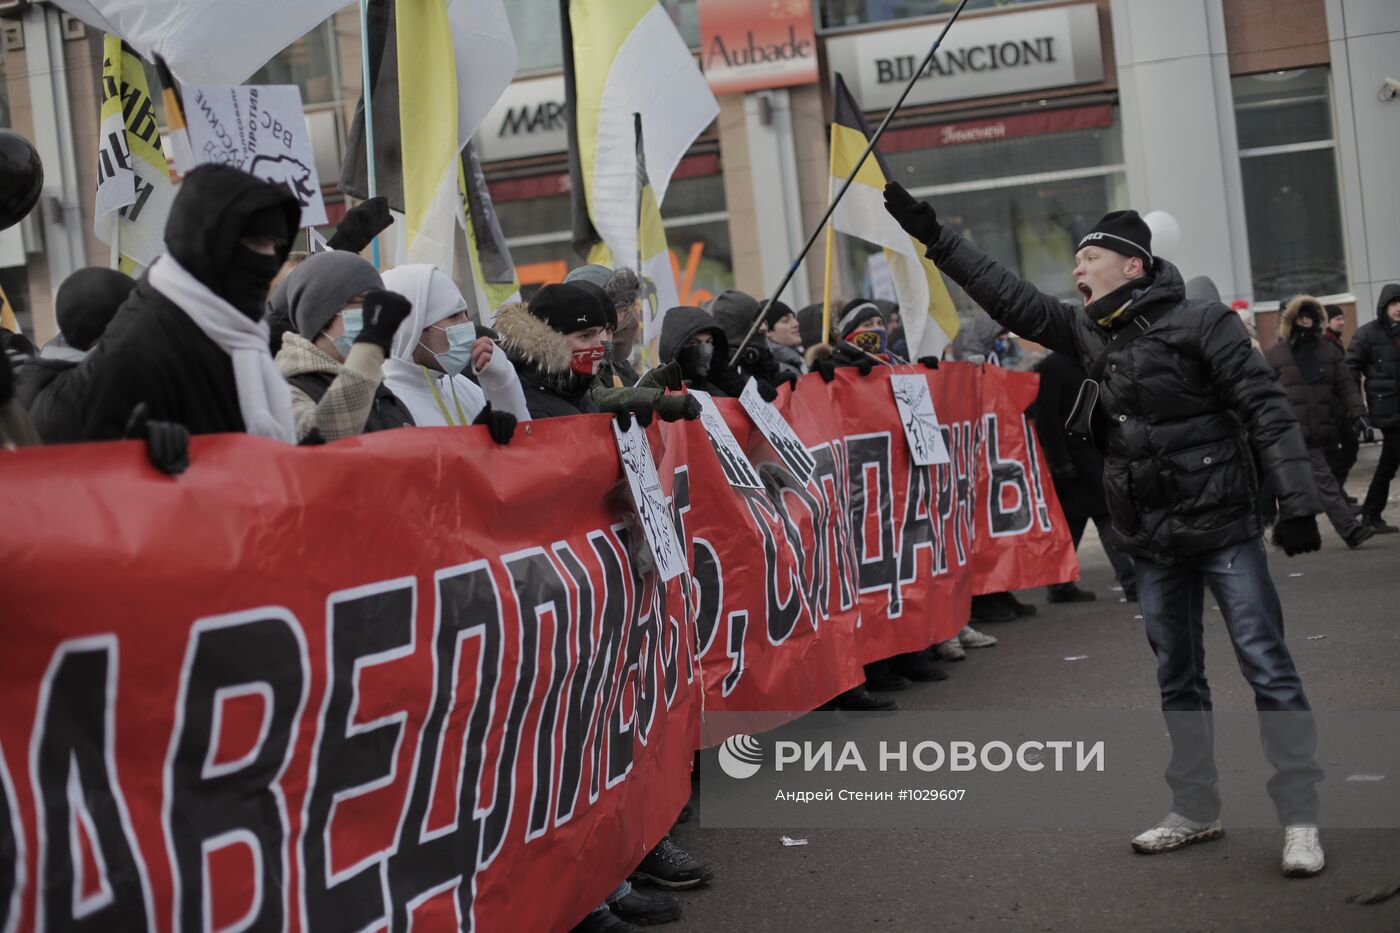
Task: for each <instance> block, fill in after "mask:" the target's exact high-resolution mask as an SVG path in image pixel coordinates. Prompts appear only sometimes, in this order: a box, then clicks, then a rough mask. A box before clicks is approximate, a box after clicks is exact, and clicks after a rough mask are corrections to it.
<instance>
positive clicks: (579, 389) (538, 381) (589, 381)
mask: <svg viewBox="0 0 1400 933" xmlns="http://www.w3.org/2000/svg"><path fill="white" fill-rule="evenodd" d="M495 328H496V333H497V334H498V335H499V336H500V338H501V348H502V349H504V350H505V351H506V356H507V357H508V358H509V359H510V361H511V363H512V364H513V365H514V366H515V371H516V374H517V375H519V377H520V386H521V388H522V389H523V390H524V392H525V405H526V407H527V408H529V410H530V417H532V418H562V417H566V416H568V415H586V414H594V413H596V412H597V411H598V406H597V405H596V404H595V403H594V401H593V399H592V397H591V396H590V395H589V389H590V388H591V387H592V385H593V377H592V376H582V375H579V374H578V373H576V372H574V371H573V369H572V368H571V367H570V364H571V363H572V361H573V351H572V350H571V349H570V347H569V341H568V339H567V338H566V337H565V336H564V335H563V334H561V333H559V332H558V331H557V330H555V329H554V328H552V327H550V326H549V325H548V324H546V323H545V322H544V321H542V320H540V319H539V318H537V317H535V316H534V315H533V314H531V313H530V311H529V309H528V308H526V307H525V306H524V305H523V304H520V303H518V302H512V303H510V304H507V305H504V306H503V307H502V308H501V309H500V310H499V311H497V312H496V323H495Z"/></svg>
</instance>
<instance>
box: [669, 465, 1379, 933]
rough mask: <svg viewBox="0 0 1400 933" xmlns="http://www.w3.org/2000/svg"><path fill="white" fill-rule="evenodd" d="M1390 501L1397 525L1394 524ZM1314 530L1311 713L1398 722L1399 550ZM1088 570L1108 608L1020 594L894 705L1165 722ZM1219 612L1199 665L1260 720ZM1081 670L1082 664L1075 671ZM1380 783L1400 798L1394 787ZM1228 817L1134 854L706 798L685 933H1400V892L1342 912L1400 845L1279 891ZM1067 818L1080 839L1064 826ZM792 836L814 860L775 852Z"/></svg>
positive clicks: (1349, 833) (1278, 845)
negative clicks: (980, 644) (709, 874)
mask: <svg viewBox="0 0 1400 933" xmlns="http://www.w3.org/2000/svg"><path fill="white" fill-rule="evenodd" d="M1377 455H1378V448H1377V447H1375V446H1371V447H1367V448H1363V450H1362V460H1361V463H1359V464H1358V467H1357V470H1356V472H1355V473H1354V474H1353V477H1352V480H1351V482H1350V483H1349V484H1348V487H1349V491H1350V492H1351V493H1352V494H1354V495H1358V496H1364V494H1365V488H1366V486H1365V484H1366V482H1367V481H1369V477H1370V473H1371V470H1372V469H1373V467H1374V463H1375V459H1376V457H1377ZM1397 493H1400V489H1393V490H1392V498H1391V504H1390V508H1389V511H1388V513H1387V517H1388V519H1389V520H1390V521H1391V522H1392V523H1397V524H1400V502H1397V499H1396V494H1397ZM1322 527H1323V548H1322V550H1321V551H1320V552H1318V553H1314V554H1308V555H1304V556H1302V557H1296V558H1287V557H1285V556H1284V555H1283V553H1282V552H1281V551H1278V550H1276V549H1273V548H1271V549H1270V563H1271V568H1272V570H1273V573H1274V579H1275V582H1276V584H1277V586H1278V589H1279V592H1280V594H1281V596H1282V599H1283V603H1284V612H1285V619H1286V624H1287V627H1288V641H1289V645H1290V648H1291V649H1292V652H1293V657H1294V659H1295V661H1296V663H1297V666H1298V669H1299V672H1300V674H1301V676H1302V678H1303V683H1304V686H1305V687H1306V689H1307V691H1308V695H1309V698H1310V699H1311V701H1312V704H1313V707H1314V708H1315V709H1319V710H1400V535H1387V536H1378V537H1376V538H1373V539H1372V540H1371V542H1369V543H1368V544H1366V545H1365V546H1364V547H1362V548H1361V549H1359V550H1356V551H1350V550H1348V549H1347V548H1346V546H1345V545H1344V544H1343V543H1342V542H1341V539H1340V538H1338V537H1337V535H1336V534H1335V532H1334V531H1333V530H1332V529H1331V527H1330V526H1328V524H1327V522H1326V521H1325V519H1324V520H1323V521H1322ZM1093 537H1094V535H1093V533H1092V531H1091V532H1090V534H1089V536H1088V538H1089V539H1093ZM1081 563H1082V566H1083V577H1084V580H1083V584H1082V585H1084V586H1086V587H1087V588H1090V589H1093V590H1095V591H1096V592H1097V593H1098V596H1099V600H1098V601H1097V602H1095V603H1091V604H1085V605H1074V606H1048V605H1047V604H1046V603H1045V598H1044V591H1043V590H1041V591H1034V592H1032V591H1027V592H1023V593H1020V594H1018V595H1019V597H1020V598H1021V599H1022V600H1023V601H1029V602H1034V603H1035V604H1037V605H1038V607H1039V610H1040V611H1039V614H1038V615H1037V616H1035V617H1033V618H1030V619H1025V620H1021V621H1018V622H1011V623H1006V624H1001V625H989V626H986V630H987V631H988V632H990V633H992V634H995V635H996V636H997V637H998V639H1000V644H999V645H997V646H996V647H994V648H990V649H984V650H981V651H972V652H969V653H968V655H969V656H968V660H967V661H965V662H961V663H958V664H952V665H945V666H946V667H947V668H948V670H949V672H950V674H951V675H952V676H951V677H950V679H949V680H947V681H944V682H942V683H936V684H915V685H914V686H912V687H911V688H910V689H908V690H905V691H903V692H901V693H899V694H897V697H898V700H899V702H900V705H901V707H902V708H903V709H913V710H920V709H928V710H1025V709H1028V708H1030V707H1031V706H1032V705H1033V706H1034V707H1035V708H1037V709H1048V710H1054V709H1060V710H1156V709H1157V708H1158V694H1157V687H1156V681H1155V678H1154V663H1153V658H1152V655H1151V652H1150V650H1149V648H1148V645H1147V641H1146V637H1145V636H1144V634H1143V630H1142V622H1141V621H1138V620H1136V619H1135V618H1134V616H1135V615H1136V606H1135V605H1133V604H1130V603H1125V602H1120V601H1119V594H1118V593H1115V592H1111V591H1110V586H1111V584H1112V572H1111V570H1110V568H1109V566H1108V562H1107V560H1106V559H1105V558H1104V555H1103V552H1102V550H1101V549H1100V548H1098V546H1097V542H1096V541H1093V540H1086V542H1085V545H1084V547H1083V549H1082V551H1081ZM1294 574H1301V576H1294ZM1211 605H1212V601H1211V600H1209V599H1207V619H1206V623H1207V624H1206V659H1207V660H1206V666H1207V671H1208V673H1209V675H1210V677H1211V680H1210V682H1211V687H1212V691H1213V694H1214V699H1215V707H1216V709H1217V710H1244V711H1247V710H1252V709H1253V696H1252V693H1251V692H1250V690H1249V687H1248V685H1247V684H1246V683H1245V681H1244V679H1243V678H1242V677H1241V676H1240V674H1239V671H1238V668H1237V666H1236V664H1235V660H1234V656H1233V653H1232V651H1231V648H1230V643H1229V639H1228V636H1227V635H1226V633H1225V630H1224V625H1223V624H1222V623H1221V622H1220V617H1219V615H1218V613H1216V614H1215V615H1214V617H1213V618H1212V616H1211V609H1210V607H1211ZM1310 635H1326V636H1327V637H1326V638H1323V639H1314V640H1309V639H1308V637H1307V636H1310ZM1070 655H1087V656H1088V657H1087V658H1086V659H1085V660H1082V661H1077V662H1074V663H1067V662H1066V661H1065V660H1064V659H1065V657H1066V656H1070ZM832 738H833V739H838V740H839V739H840V738H841V736H839V735H833V736H832ZM1396 741H1398V742H1400V729H1397V734H1396ZM1331 777H1332V778H1333V779H1335V776H1331ZM1386 782H1387V783H1390V782H1397V783H1400V775H1389V776H1388V777H1387V778H1386ZM1395 792H1396V793H1400V788H1396V791H1395ZM1162 800H1163V803H1164V806H1163V807H1162V808H1161V812H1157V811H1153V812H1144V813H1143V814H1142V826H1141V827H1139V828H1140V829H1146V828H1147V827H1148V826H1149V825H1151V824H1153V823H1155V822H1156V820H1157V819H1158V818H1159V817H1161V815H1162V813H1164V812H1165V810H1166V806H1165V804H1166V803H1167V802H1169V798H1168V797H1167V796H1166V795H1165V785H1164V790H1163V797H1162ZM1224 820H1225V825H1226V835H1225V838H1224V839H1223V840H1221V841H1218V842H1212V843H1208V844H1202V845H1196V846H1192V847H1188V848H1186V849H1183V850H1180V851H1178V852H1173V853H1167V854H1163V855H1158V856H1151V857H1147V856H1140V855H1136V854H1134V853H1133V851H1132V850H1131V848H1130V847H1129V845H1128V840H1129V838H1130V837H1131V836H1132V834H1133V833H1132V832H1119V831H1111V830H1101V829H1077V830H1076V829H1067V830H1048V829H1027V830H982V831H957V832H949V831H940V830H936V829H916V828H909V829H900V830H831V829H828V830H822V829H804V828H803V827H801V826H793V827H791V828H790V829H788V830H782V831H779V830H768V829H763V830H735V829H719V828H709V829H707V828H705V826H704V796H703V793H702V794H701V795H700V797H699V805H698V808H697V815H696V817H695V819H692V820H691V821H689V822H687V823H685V824H682V825H681V826H679V827H678V828H677V832H676V834H675V838H676V840H677V841H678V842H679V843H680V844H682V845H683V846H685V847H686V848H688V849H690V850H691V851H692V852H693V853H694V854H695V855H696V856H697V857H701V858H704V859H707V860H709V861H711V862H712V863H713V864H714V866H715V868H716V872H717V877H716V879H715V880H714V881H713V882H712V883H711V884H710V885H709V886H708V887H707V888H705V889H702V890H699V891H693V892H682V893H680V894H679V897H680V900H681V902H682V905H683V907H684V910H685V916H684V919H683V920H682V922H681V923H682V925H683V927H684V929H685V930H686V931H687V933H704V931H739V930H765V931H767V930H833V931H845V930H877V931H903V930H934V929H938V930H971V931H980V930H987V931H991V930H996V931H1003V930H1006V931H1019V930H1026V931H1061V930H1063V931H1071V930H1073V931H1084V930H1114V931H1117V930H1133V931H1173V933H1176V931H1208V930H1220V931H1244V930H1269V931H1293V930H1297V931H1320V930H1348V931H1353V930H1354V931H1371V930H1375V931H1389V933H1395V931H1400V894H1397V895H1396V896H1394V897H1391V898H1390V899H1388V900H1386V901H1384V902H1382V903H1379V904H1375V905H1360V904H1354V903H1349V902H1348V901H1347V897H1348V895H1352V894H1357V893H1362V892H1369V891H1373V890H1375V889H1377V888H1382V887H1385V886H1387V885H1393V884H1396V883H1400V829H1377V830H1335V829H1334V830H1327V829H1325V828H1324V830H1323V833H1322V842H1323V846H1324V849H1325V851H1326V855H1327V870H1326V871H1325V872H1324V873H1323V874H1322V875H1320V876H1318V877H1316V878H1310V879H1286V878H1284V877H1283V876H1282V875H1281V874H1280V873H1279V870H1278V862H1279V856H1280V852H1281V849H1282V831H1281V830H1262V829H1246V830H1240V829H1232V828H1231V827H1230V825H1229V814H1228V812H1227V813H1226V814H1224ZM1066 822H1067V824H1069V825H1072V824H1073V816H1072V814H1070V815H1068V817H1067V820H1066ZM781 835H788V836H792V837H804V838H806V839H807V840H808V844H807V845H805V846H800V847H784V846H783V845H782V843H781V842H780V839H779V837H780V836H781ZM673 929H679V927H676V928H673Z"/></svg>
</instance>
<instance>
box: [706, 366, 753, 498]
mask: <svg viewBox="0 0 1400 933" xmlns="http://www.w3.org/2000/svg"><path fill="white" fill-rule="evenodd" d="M689 391H690V394H691V395H693V396H695V398H696V400H697V401H699V402H700V424H701V425H703V426H704V428H705V433H706V434H707V435H708V436H709V438H710V444H711V446H713V447H714V449H715V456H717V457H719V465H720V466H721V467H723V468H724V477H725V479H727V480H729V485H731V486H734V487H737V488H739V489H762V488H763V482H762V481H761V480H760V479H759V478H758V473H757V472H756V471H755V470H754V468H753V464H752V463H749V457H748V454H746V453H744V448H742V447H740V446H739V442H738V441H737V440H736V439H735V437H734V432H733V431H731V430H729V425H728V424H727V423H725V420H724V415H722V414H720V411H719V407H718V406H716V405H715V400H714V399H713V398H711V397H710V393H708V392H705V391H703V390H701V389H690V390H689Z"/></svg>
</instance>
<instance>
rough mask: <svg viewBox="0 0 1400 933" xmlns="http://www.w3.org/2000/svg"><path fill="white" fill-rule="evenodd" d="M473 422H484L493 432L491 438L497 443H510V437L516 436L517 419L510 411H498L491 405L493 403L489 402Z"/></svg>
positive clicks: (488, 429) (487, 428)
mask: <svg viewBox="0 0 1400 933" xmlns="http://www.w3.org/2000/svg"><path fill="white" fill-rule="evenodd" d="M472 424H484V425H485V426H486V430H487V431H489V432H491V440H493V441H495V442H496V443H497V444H509V443H510V439H511V438H512V437H514V436H515V425H516V424H517V421H516V417H515V416H514V415H512V414H511V413H510V412H508V411H496V410H495V409H493V408H492V407H491V403H490V402H487V403H486V405H485V406H484V407H483V408H482V409H481V412H480V413H479V414H478V415H477V416H476V418H475V419H474V420H473V421H472Z"/></svg>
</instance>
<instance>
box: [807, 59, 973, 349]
mask: <svg viewBox="0 0 1400 933" xmlns="http://www.w3.org/2000/svg"><path fill="white" fill-rule="evenodd" d="M833 96H834V98H835V100H834V108H833V109H834V113H833V117H834V121H833V122H832V124H831V185H832V194H833V196H834V195H835V192H836V190H837V189H838V188H839V186H840V185H841V183H842V182H844V181H845V180H846V177H847V176H848V175H850V173H851V169H853V168H855V164H856V160H858V159H859V158H860V154H861V153H862V152H864V151H865V147H866V146H867V145H869V143H870V127H869V126H868V125H867V124H866V122H865V117H864V116H863V115H862V114H861V111H860V107H859V106H857V105H856V102H855V99H854V98H852V97H851V92H850V91H848V90H847V89H846V82H845V81H843V80H842V79H841V76H840V75H839V74H838V75H837V76H836V87H835V89H834V91H833ZM887 178H889V168H888V166H887V165H886V164H885V160H884V158H883V157H882V156H881V155H880V152H879V150H878V149H876V151H875V152H872V153H871V154H870V158H868V159H866V160H865V164H864V165H862V166H861V168H860V172H859V173H858V174H857V175H856V178H855V182H854V183H852V185H851V188H850V190H849V191H847V192H846V196H845V197H844V198H842V199H841V203H840V204H839V205H837V207H836V212H835V213H834V214H833V215H832V225H833V226H834V227H835V228H836V229H837V230H838V231H839V232H841V233H844V234H846V235H847V236H853V237H858V238H860V239H862V240H866V241H868V242H870V243H874V244H876V245H877V246H882V247H884V250H885V258H886V259H887V260H888V261H889V264H890V275H891V277H892V278H893V279H894V289H895V293H896V294H897V296H898V297H899V311H900V320H901V321H902V322H903V324H904V338H905V340H906V341H907V342H908V344H909V358H910V359H919V358H920V357H924V356H940V355H942V353H943V348H944V347H946V346H947V345H948V344H949V343H951V342H952V340H953V338H954V337H955V336H957V333H958V312H957V309H956V308H954V307H953V299H952V298H951V297H950V296H949V294H948V286H947V285H945V284H944V283H943V276H942V275H941V274H940V273H939V271H938V267H937V266H935V265H934V264H933V262H932V261H930V260H929V259H927V258H925V256H924V247H923V246H922V245H921V244H920V243H918V242H917V241H916V240H915V239H914V238H913V237H911V236H910V235H909V234H907V233H905V232H904V230H903V229H901V228H900V226H899V224H897V223H895V220H894V218H893V217H891V216H890V215H889V213H888V212H887V211H886V210H885V180H886V179H887Z"/></svg>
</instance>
